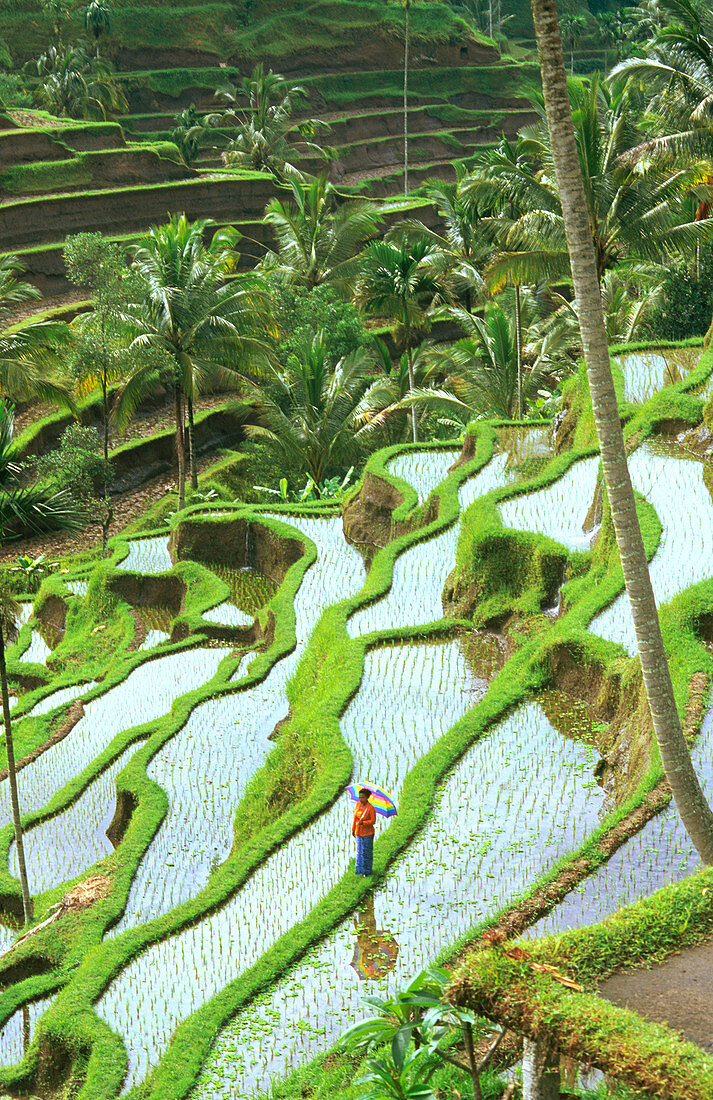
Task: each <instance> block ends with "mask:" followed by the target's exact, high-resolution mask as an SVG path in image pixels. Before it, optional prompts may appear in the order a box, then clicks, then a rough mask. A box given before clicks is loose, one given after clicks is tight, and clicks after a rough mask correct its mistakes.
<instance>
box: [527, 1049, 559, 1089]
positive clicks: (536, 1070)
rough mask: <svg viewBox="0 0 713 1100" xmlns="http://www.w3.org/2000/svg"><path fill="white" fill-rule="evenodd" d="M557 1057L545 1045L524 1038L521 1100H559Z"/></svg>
mask: <svg viewBox="0 0 713 1100" xmlns="http://www.w3.org/2000/svg"><path fill="white" fill-rule="evenodd" d="M559 1095H560V1074H559V1057H558V1056H557V1054H556V1053H555V1052H554V1051H552V1050H550V1049H549V1048H548V1047H547V1046H546V1044H544V1043H543V1042H541V1041H538V1040H536V1039H528V1038H527V1036H525V1039H524V1041H523V1047H522V1100H559Z"/></svg>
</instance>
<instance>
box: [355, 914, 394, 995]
mask: <svg viewBox="0 0 713 1100" xmlns="http://www.w3.org/2000/svg"><path fill="white" fill-rule="evenodd" d="M354 927H355V929H356V934H357V946H356V950H355V952H354V958H353V959H352V963H351V965H352V966H353V967H354V969H355V970H356V972H357V974H358V975H359V977H360V978H362V979H365V978H383V977H385V975H386V974H388V973H389V971H390V970H393V968H394V966H395V964H396V959H397V957H398V954H399V945H398V944H397V942H396V940H395V939H394V937H393V936H392V935H391V933H390V932H385V931H380V930H379V929H378V928H377V927H376V917H375V916H374V898H373V896H372V895H371V894H369V896H368V897H366V898H364V901H363V902H362V905H361V908H360V909H359V915H358V917H357V918H356V919H355V921H354Z"/></svg>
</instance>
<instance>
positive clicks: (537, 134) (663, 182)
mask: <svg viewBox="0 0 713 1100" xmlns="http://www.w3.org/2000/svg"><path fill="white" fill-rule="evenodd" d="M569 102H570V105H571V113H572V114H573V116H574V127H575V137H576V143H577V150H578V155H579V159H580V168H581V172H582V175H583V178H584V193H585V198H586V203H587V207H586V208H587V214H588V217H589V220H590V222H591V225H592V232H593V239H594V246H595V250H596V257H597V272H598V276H599V279H600V281H601V279H602V277H603V276H604V273H605V272H606V271H608V270H610V269H611V268H614V267H621V266H624V267H627V266H628V267H635V266H636V265H637V264H638V263H640V262H641V261H646V262H654V263H655V262H662V261H664V260H665V259H666V258H668V257H670V256H672V255H675V254H680V253H684V254H685V253H690V252H692V251H693V250H694V249H695V246H696V245H697V244H698V243H701V242H703V241H706V240H708V239H710V237H711V235H713V226H711V225H710V224H707V223H703V222H696V221H695V220H694V219H693V218H692V216H691V210H690V202H689V198H688V196H689V194H690V192H691V191H692V190H695V191H697V192H703V191H705V190H706V188H707V187H708V184H707V182H706V181H707V177H708V169H707V166H706V165H705V164H703V163H701V164H697V163H693V164H688V165H686V166H685V167H679V168H676V169H671V168H664V167H662V166H659V165H658V164H656V163H654V162H651V161H640V162H639V163H638V164H633V163H631V161H630V159H629V154H631V151H632V150H633V149H636V148H638V147H639V145H640V142H641V134H640V133H639V131H637V130H636V128H635V126H634V125H633V123H632V121H631V115H630V113H628V112H627V111H626V109H625V100H624V99H623V97H622V96H621V95H620V94H617V93H614V92H613V91H612V89H611V88H609V87H607V86H606V85H604V84H603V83H602V82H601V81H600V80H598V79H593V80H591V81H590V82H589V83H588V84H586V85H585V84H583V83H582V82H580V81H576V80H574V81H570V82H569ZM540 114H541V119H540V122H539V124H537V125H536V126H534V127H532V128H527V129H526V130H525V131H523V135H524V136H523V138H521V139H520V140H519V141H518V142H516V143H511V142H507V141H503V142H502V143H501V145H500V146H499V147H498V149H497V150H496V151H495V152H494V153H491V154H489V155H486V156H485V157H484V158H483V159H482V161H481V163H480V164H479V165H478V167H477V168H476V170H475V171H474V173H473V175H472V176H471V180H470V184H469V185H468V186H467V187H466V188H465V190H466V191H468V190H471V191H472V193H473V195H474V196H475V197H476V198H477V199H479V200H481V201H488V202H491V203H495V202H496V201H499V202H500V203H501V205H502V207H503V208H505V209H506V210H507V209H508V208H509V210H510V213H509V216H510V218H511V219H512V224H511V225H510V226H509V227H508V229H509V237H508V242H507V248H505V249H504V250H503V251H502V252H501V253H500V255H499V256H498V257H497V258H496V260H495V261H493V263H492V264H491V266H490V273H491V276H492V277H498V276H501V277H502V278H503V280H504V281H506V282H508V283H510V284H511V285H512V284H515V283H520V284H521V285H524V286H527V285H530V286H533V285H535V284H536V283H538V282H540V281H541V280H542V279H549V280H553V279H554V280H560V281H563V280H569V279H570V266H569V256H568V252H567V246H566V235H565V227H564V218H563V213H562V206H561V201H560V194H559V191H558V188H557V182H556V178H555V172H554V160H553V151H552V146H551V140H550V136H549V130H548V128H547V125H546V122H545V116H544V113H543V111H542V109H540Z"/></svg>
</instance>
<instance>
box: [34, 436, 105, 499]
mask: <svg viewBox="0 0 713 1100" xmlns="http://www.w3.org/2000/svg"><path fill="white" fill-rule="evenodd" d="M35 468H36V470H37V475H38V477H39V478H40V479H42V480H43V481H48V482H49V483H50V484H51V485H53V486H54V487H55V488H56V489H58V490H59V489H61V490H65V491H66V492H67V494H68V495H69V496H70V497H71V499H72V500H73V501H74V503H75V505H76V506H77V508H79V509H82V510H83V511H84V512H85V514H86V517H87V519H89V517H90V516H92V517H96V514H97V509H99V508H100V500H101V496H102V493H103V486H104V485H105V483H108V482H109V481H110V480H111V473H110V470H107V469H106V467H105V464H104V459H103V456H102V453H101V440H100V438H99V435H98V433H97V431H96V429H95V428H89V427H82V425H81V424H71V425H70V426H69V427H68V428H66V429H65V430H64V432H63V433H62V436H61V438H60V441H59V445H58V446H57V447H54V448H52V450H50V451H46V452H45V453H44V454H42V455H40V456H39V457H38V458H37V459H36V462H35Z"/></svg>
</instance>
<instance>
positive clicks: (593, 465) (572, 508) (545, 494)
mask: <svg viewBox="0 0 713 1100" xmlns="http://www.w3.org/2000/svg"><path fill="white" fill-rule="evenodd" d="M598 468H599V456H598V455H597V456H595V457H593V458H584V459H581V460H580V461H579V462H575V463H574V465H573V466H571V467H570V468H569V470H567V472H566V473H565V474H564V475H563V476H562V477H561V478H559V479H558V480H557V481H555V482H554V483H553V484H552V485H548V486H547V488H545V489H539V490H538V491H537V492H534V493H528V494H526V495H522V496H517V497H512V498H511V499H510V500H505V501H503V502H502V504H500V505H499V509H500V516H501V519H502V521H503V523H504V524H505V526H506V527H512V528H514V529H515V530H516V531H532V532H536V533H537V534H540V535H548V536H549V538H551V539H554V540H555V541H556V542H561V543H562V545H563V546H567V547H568V548H569V549H572V550H588V549H589V546H590V542H591V539H592V537H593V535H594V533H595V532H594V531H589V532H586V533H585V531H584V521H585V519H586V516H587V512H588V510H589V507H590V505H591V503H592V500H593V499H594V489H595V486H596V483H597V470H598Z"/></svg>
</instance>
